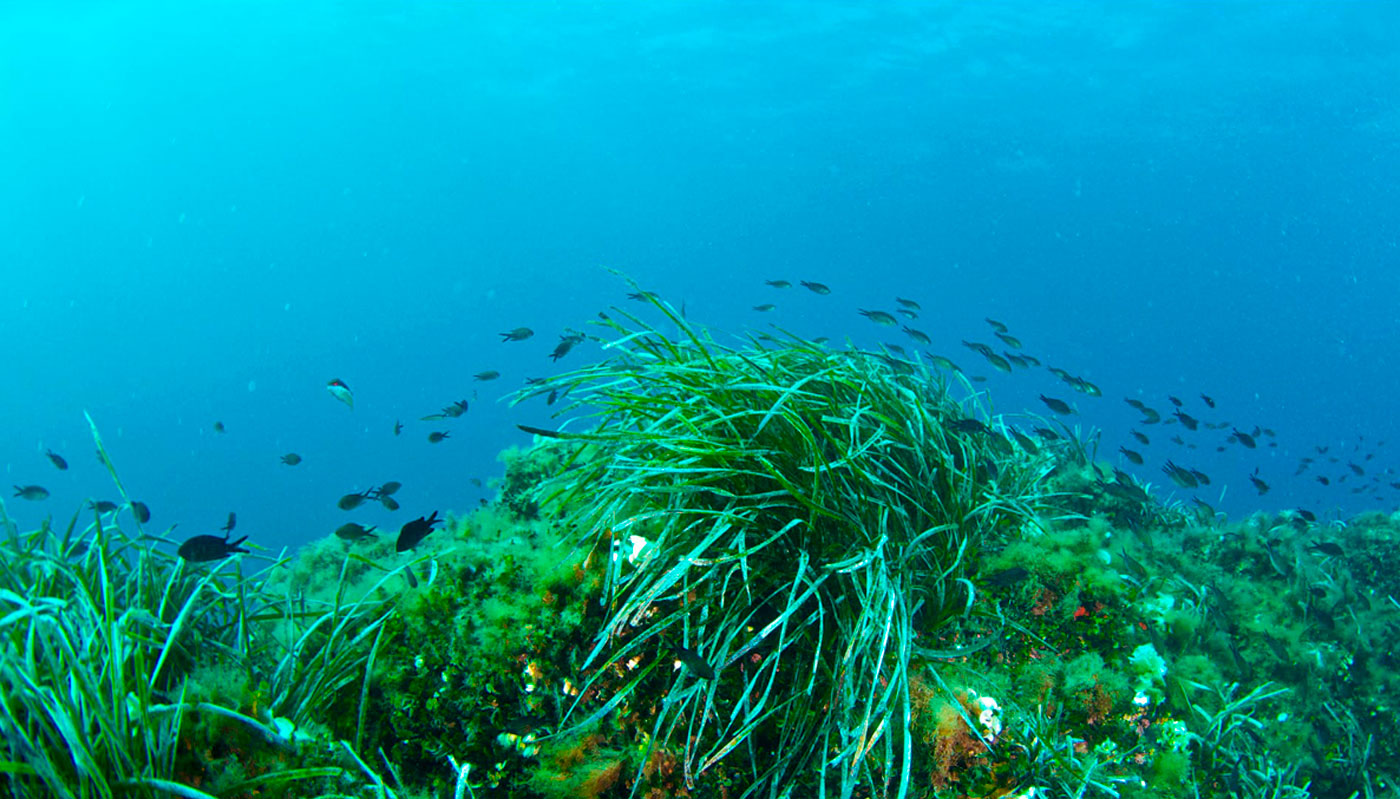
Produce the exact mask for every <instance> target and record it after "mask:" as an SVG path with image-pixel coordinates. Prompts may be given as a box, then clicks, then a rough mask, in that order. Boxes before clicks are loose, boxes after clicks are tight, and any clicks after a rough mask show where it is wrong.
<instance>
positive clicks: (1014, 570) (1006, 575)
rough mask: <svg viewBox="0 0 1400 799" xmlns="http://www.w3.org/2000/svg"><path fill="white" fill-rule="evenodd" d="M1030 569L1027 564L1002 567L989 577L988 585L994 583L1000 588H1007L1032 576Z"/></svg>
mask: <svg viewBox="0 0 1400 799" xmlns="http://www.w3.org/2000/svg"><path fill="white" fill-rule="evenodd" d="M1030 574H1031V573H1030V571H1029V570H1027V569H1026V567H1025V566H1012V567H1011V568H1009V569H1002V570H1001V571H999V572H997V573H996V574H993V575H992V576H991V577H988V578H987V585H994V586H996V587H998V588H1006V587H1007V586H1011V585H1015V584H1016V583H1019V582H1022V581H1024V580H1025V579H1026V578H1027V577H1029V576H1030Z"/></svg>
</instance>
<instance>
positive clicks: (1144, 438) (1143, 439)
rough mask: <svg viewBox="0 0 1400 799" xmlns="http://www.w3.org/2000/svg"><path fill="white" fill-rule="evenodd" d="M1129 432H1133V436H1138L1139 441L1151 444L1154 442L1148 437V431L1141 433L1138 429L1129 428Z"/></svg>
mask: <svg viewBox="0 0 1400 799" xmlns="http://www.w3.org/2000/svg"><path fill="white" fill-rule="evenodd" d="M1128 432H1130V433H1132V434H1133V438H1136V439H1137V440H1138V442H1139V443H1142V444H1151V443H1152V441H1151V440H1150V439H1149V438H1148V437H1147V434H1146V433H1139V432H1138V431H1136V430H1129V431H1128Z"/></svg>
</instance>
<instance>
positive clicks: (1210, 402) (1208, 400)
mask: <svg viewBox="0 0 1400 799" xmlns="http://www.w3.org/2000/svg"><path fill="white" fill-rule="evenodd" d="M1201 399H1202V400H1204V401H1205V403H1206V407H1207V408H1214V407H1215V400H1213V399H1211V398H1210V397H1207V396H1206V395H1205V394H1202V395H1201Z"/></svg>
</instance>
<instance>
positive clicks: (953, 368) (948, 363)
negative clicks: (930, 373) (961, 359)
mask: <svg viewBox="0 0 1400 799" xmlns="http://www.w3.org/2000/svg"><path fill="white" fill-rule="evenodd" d="M928 359H929V361H930V362H931V363H932V364H933V365H934V366H937V367H938V368H939V369H946V370H948V371H950V372H961V371H962V367H960V366H958V365H957V364H955V363H953V361H952V359H950V358H944V357H943V356H942V355H932V354H930V355H929V356H928Z"/></svg>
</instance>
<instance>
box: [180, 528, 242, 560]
mask: <svg viewBox="0 0 1400 799" xmlns="http://www.w3.org/2000/svg"><path fill="white" fill-rule="evenodd" d="M247 540H248V536H246V535H245V536H243V537H242V538H240V539H238V540H237V541H230V540H228V536H224V537H223V538H220V537H219V536H217V535H197V536H195V537H194V538H191V539H189V540H187V541H186V542H185V543H183V544H181V545H180V549H179V551H178V552H177V554H178V555H179V556H180V557H182V558H184V559H185V560H187V561H189V562H190V563H204V562H205V561H210V560H223V559H224V558H226V557H228V556H229V555H232V554H234V553H237V552H242V553H244V554H247V553H248V550H246V549H243V548H242V547H240V546H238V545H239V544H241V543H243V542H244V541H247Z"/></svg>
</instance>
